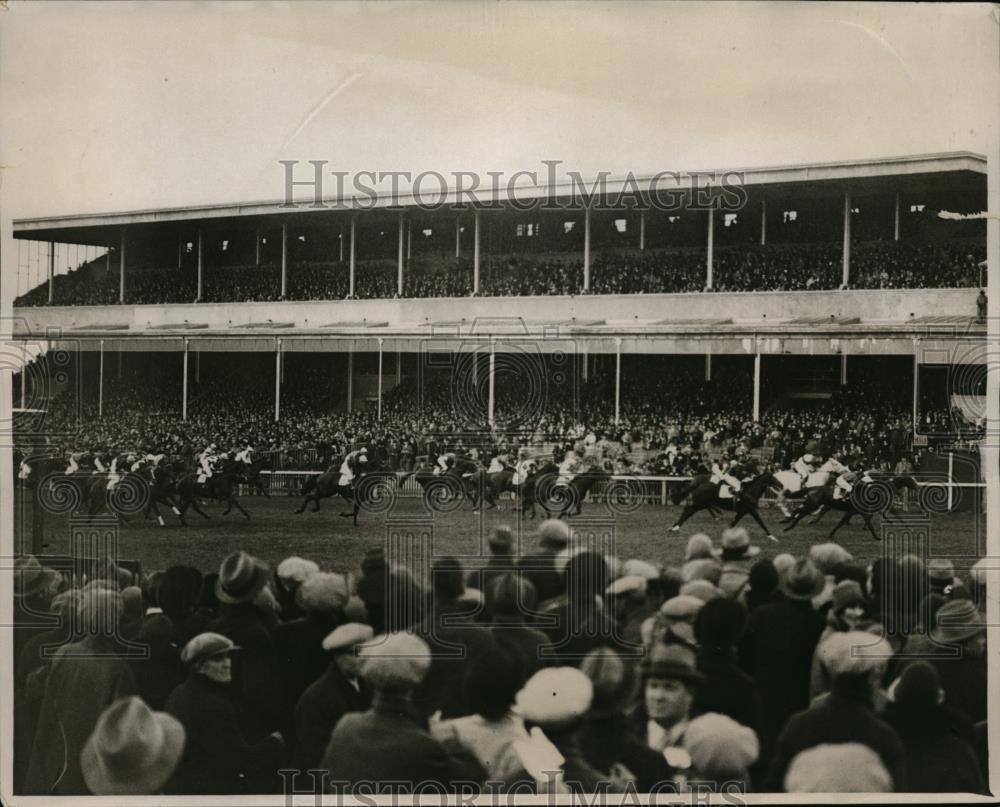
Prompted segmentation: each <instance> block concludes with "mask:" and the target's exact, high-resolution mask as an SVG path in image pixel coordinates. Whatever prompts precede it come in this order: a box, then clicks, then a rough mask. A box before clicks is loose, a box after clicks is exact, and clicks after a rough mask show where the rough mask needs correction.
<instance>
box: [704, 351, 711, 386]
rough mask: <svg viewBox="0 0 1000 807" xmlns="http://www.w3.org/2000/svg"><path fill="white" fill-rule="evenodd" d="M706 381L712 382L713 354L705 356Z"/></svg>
mask: <svg viewBox="0 0 1000 807" xmlns="http://www.w3.org/2000/svg"><path fill="white" fill-rule="evenodd" d="M705 380H706V381H711V380H712V354H711V353H706V354H705Z"/></svg>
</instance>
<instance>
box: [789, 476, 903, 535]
mask: <svg viewBox="0 0 1000 807" xmlns="http://www.w3.org/2000/svg"><path fill="white" fill-rule="evenodd" d="M872 484H878V485H888V486H889V488H890V492H889V494H888V496H889V501H888V502H886V509H887V510H888V512H890V513H895V507H894V506H893V501H894V499H895V497H896V496H897V495H898V494H899V493H900V492H901V491H903V490H917V489H918V486H917V483H916V480H915V479H914V478H913V477H912V476H880V477H876V478H875V479H874V480H873V482H871V483H865V482H858V483H857V484H856V485H855V486H854V488H855V490H856V491H857V494H855V492H854V491H852V492H851V495H850V496H844V497H843V498H839V499H838V498H836V497H835V491H834V488H833V486H832V485H826V486H824V487H821V488H813V489H811V490H810V491H809V492H808V493H807V494H806V498H805V500H804V501H803V502H802V504H801V505H799V507H798V508H797V509H796V510H795V512H794V513H792V515H791V517H790V518H789V521H788V525H787V526H786V527H785V530H784V531H785V532H788V531H789V530H790V529H792V528H793V527H794V526H795V525H796V524H798V523H799V522H800V521H801V520H802V519H803V518H805V517H806V516H807V515H809V513H813V512H815V513H816V516H815V517H814V518H813V519H812V523H813V524H815V523H816V522H818V521H819V520H820V519H821V518H822V517H823V516H824V515H825V514H826V513H827V512H828V511H829V510H836V511H838V512H840V513H843V514H844V515H843V516H842V517H841V519H840V521H839V522H837V524H836V525H835V526H834V528H833V529H832V530H830V538H833V536H834V535H835V534H836V533H837V531H838V530H839V529H840V528H841V527H845V526H847V524H848V523H849V522H850V521H851V519H852V518H854V516H861V518H862V519H864V523H865V526H866V527H867V528H868V531H869V532H870V533H871V534H872V537H873V538H874V539H875V540H876V541H878V540H881V539H880V538H879V536H878V534H877V533H876V532H875V527H874V526H873V525H872V517H873V516H874V515H875V513H874V512H869V511H868V510H866V509H861V508H859V507H858V506H857V504H856V501H857V499H860V500H862V501H864V500H865V493H864V491H865V487H866V486H867V485H872ZM876 496H877V494H873V495H872V497H871V498H873V499H875V498H876Z"/></svg>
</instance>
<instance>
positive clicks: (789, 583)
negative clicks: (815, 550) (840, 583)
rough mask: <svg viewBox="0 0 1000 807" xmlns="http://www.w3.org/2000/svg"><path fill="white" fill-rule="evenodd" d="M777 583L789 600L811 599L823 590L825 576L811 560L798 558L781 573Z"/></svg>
mask: <svg viewBox="0 0 1000 807" xmlns="http://www.w3.org/2000/svg"><path fill="white" fill-rule="evenodd" d="M778 585H779V586H780V588H781V591H782V593H783V594H784V595H785V596H786V597H788V598H789V599H790V600H811V599H812V598H813V597H815V596H816V595H817V594H820V593H821V592H822V591H823V588H824V586H825V585H826V577H825V576H824V575H823V574H821V573H820V571H819V569H817V568H816V564H814V563H813V562H812V561H811V560H809V559H808V558H800V559H799V560H797V561H795V565H794V566H792V567H791V568H789V569H788V571H786V572H785V573H784V574H783V575H781V580H780V581H779V583H778Z"/></svg>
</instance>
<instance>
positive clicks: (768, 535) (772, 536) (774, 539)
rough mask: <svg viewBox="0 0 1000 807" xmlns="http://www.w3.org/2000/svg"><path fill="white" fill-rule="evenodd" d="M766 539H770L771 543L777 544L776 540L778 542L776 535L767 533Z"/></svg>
mask: <svg viewBox="0 0 1000 807" xmlns="http://www.w3.org/2000/svg"><path fill="white" fill-rule="evenodd" d="M767 537H768V538H770V539H771V540H772V541H775V542H777V540H778V536H777V535H772V534H771V533H768V534H767Z"/></svg>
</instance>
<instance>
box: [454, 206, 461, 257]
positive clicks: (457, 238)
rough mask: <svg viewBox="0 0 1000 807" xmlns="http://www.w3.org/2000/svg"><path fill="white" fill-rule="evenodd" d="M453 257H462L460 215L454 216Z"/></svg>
mask: <svg viewBox="0 0 1000 807" xmlns="http://www.w3.org/2000/svg"><path fill="white" fill-rule="evenodd" d="M455 257H456V258H461V257H462V217H461V216H455Z"/></svg>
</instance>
